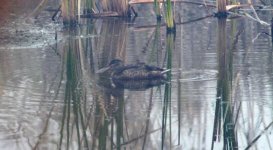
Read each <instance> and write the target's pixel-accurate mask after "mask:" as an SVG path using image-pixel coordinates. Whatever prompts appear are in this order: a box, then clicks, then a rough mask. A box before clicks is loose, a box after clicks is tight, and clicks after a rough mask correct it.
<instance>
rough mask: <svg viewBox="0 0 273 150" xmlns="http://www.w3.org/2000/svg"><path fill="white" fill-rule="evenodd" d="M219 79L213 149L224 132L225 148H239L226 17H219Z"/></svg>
mask: <svg viewBox="0 0 273 150" xmlns="http://www.w3.org/2000/svg"><path fill="white" fill-rule="evenodd" d="M217 49H218V53H217V55H218V64H219V65H218V71H219V74H218V80H217V95H216V98H217V99H216V108H215V118H214V129H213V141H212V149H213V147H214V143H215V142H216V140H217V139H218V140H219V139H220V136H221V132H223V139H224V141H223V144H224V145H223V147H224V149H238V141H237V137H236V130H235V123H234V122H235V121H234V120H235V118H234V113H233V107H234V102H233V101H232V100H233V99H232V89H233V82H232V81H233V77H232V75H233V74H232V70H233V68H232V50H229V49H227V47H226V19H218V42H217Z"/></svg>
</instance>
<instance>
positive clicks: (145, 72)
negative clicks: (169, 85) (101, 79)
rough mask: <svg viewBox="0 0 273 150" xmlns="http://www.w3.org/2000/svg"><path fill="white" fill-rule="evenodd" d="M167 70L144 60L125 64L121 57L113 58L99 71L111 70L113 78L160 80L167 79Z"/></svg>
mask: <svg viewBox="0 0 273 150" xmlns="http://www.w3.org/2000/svg"><path fill="white" fill-rule="evenodd" d="M169 71H170V69H168V70H166V69H163V68H159V67H156V66H151V65H147V64H145V63H143V62H139V63H136V64H129V65H125V64H124V63H123V61H122V60H120V59H113V60H111V61H110V63H109V64H108V66H106V67H104V68H101V69H99V70H98V71H97V73H104V72H109V73H110V78H111V79H112V80H123V81H128V80H135V81H137V80H159V79H165V78H166V77H165V74H166V73H167V72H169Z"/></svg>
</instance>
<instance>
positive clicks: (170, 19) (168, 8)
mask: <svg viewBox="0 0 273 150" xmlns="http://www.w3.org/2000/svg"><path fill="white" fill-rule="evenodd" d="M165 15H166V24H167V32H173V31H175V22H174V15H173V9H172V3H171V0H167V1H166V4H165Z"/></svg>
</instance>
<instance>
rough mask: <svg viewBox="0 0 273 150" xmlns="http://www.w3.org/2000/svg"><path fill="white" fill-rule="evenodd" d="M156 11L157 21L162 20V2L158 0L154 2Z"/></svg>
mask: <svg viewBox="0 0 273 150" xmlns="http://www.w3.org/2000/svg"><path fill="white" fill-rule="evenodd" d="M154 11H155V14H156V19H157V20H158V21H159V20H161V17H162V16H161V12H160V2H159V1H158V0H154Z"/></svg>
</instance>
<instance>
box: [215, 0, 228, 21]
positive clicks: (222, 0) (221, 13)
mask: <svg viewBox="0 0 273 150" xmlns="http://www.w3.org/2000/svg"><path fill="white" fill-rule="evenodd" d="M226 5H227V0H217V1H216V6H217V13H216V17H218V18H223V17H226V16H227V9H226Z"/></svg>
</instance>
